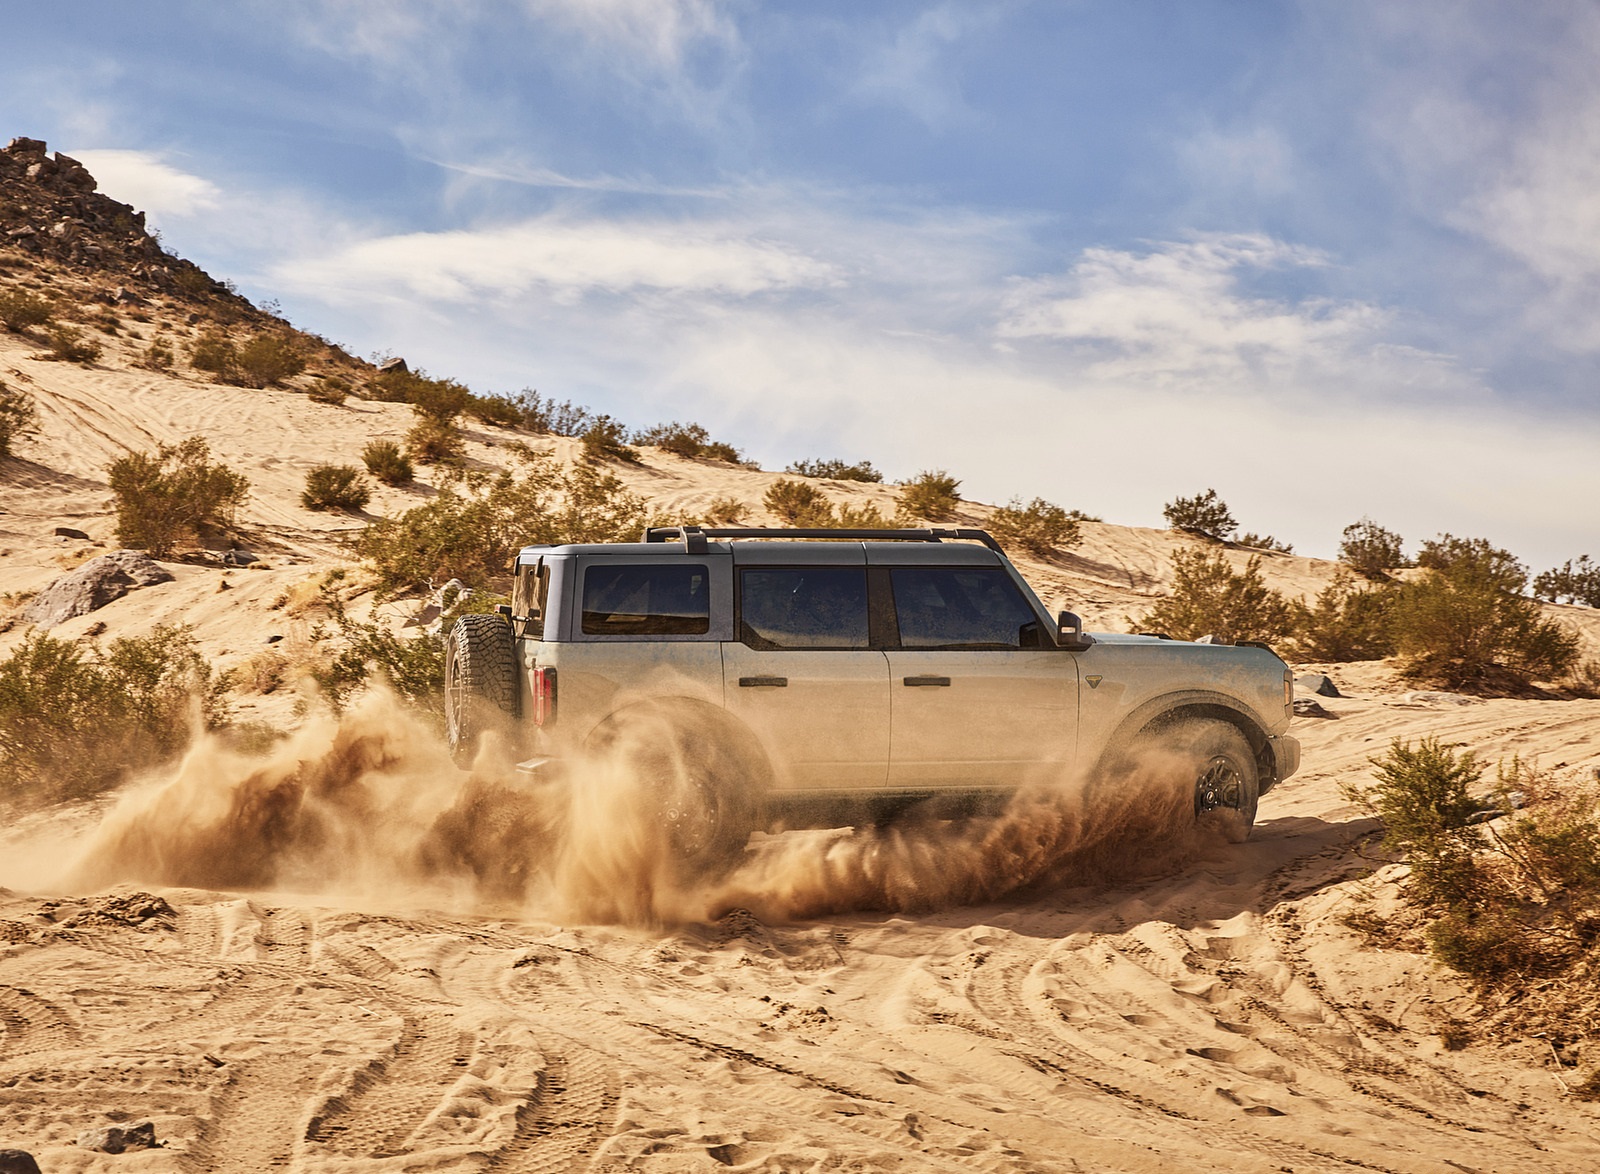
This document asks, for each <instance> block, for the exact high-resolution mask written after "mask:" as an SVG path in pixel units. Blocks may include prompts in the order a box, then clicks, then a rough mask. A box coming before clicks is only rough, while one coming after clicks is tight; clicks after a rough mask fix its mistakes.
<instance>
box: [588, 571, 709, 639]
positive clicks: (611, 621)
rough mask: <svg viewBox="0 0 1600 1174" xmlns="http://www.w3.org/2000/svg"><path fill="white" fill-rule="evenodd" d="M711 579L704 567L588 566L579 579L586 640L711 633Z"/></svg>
mask: <svg viewBox="0 0 1600 1174" xmlns="http://www.w3.org/2000/svg"><path fill="white" fill-rule="evenodd" d="M710 581H711V577H710V575H709V574H708V573H707V571H706V568H705V567H704V566H703V565H698V564H694V563H659V564H656V565H654V566H651V565H639V564H622V565H606V564H598V565H594V566H590V567H589V568H588V569H587V570H586V571H585V572H584V575H583V631H584V634H585V635H588V636H699V635H704V634H705V633H707V632H709V631H710V630H711V598H710V586H709V585H710Z"/></svg>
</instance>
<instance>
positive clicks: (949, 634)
mask: <svg viewBox="0 0 1600 1174" xmlns="http://www.w3.org/2000/svg"><path fill="white" fill-rule="evenodd" d="M890 582H891V583H892V584H893V585H894V609H895V614H896V616H897V617H898V619H899V623H900V647H902V648H945V649H985V648H991V649H1000V648H1038V647H1039V617H1038V616H1036V615H1034V613H1033V608H1031V607H1029V606H1028V602H1027V600H1025V599H1023V597H1022V592H1020V591H1018V590H1017V585H1016V584H1015V583H1013V582H1012V581H1011V580H1010V578H1009V577H1008V576H1007V575H1006V573H1005V572H1004V571H1003V570H1001V569H1000V568H999V567H994V568H988V567H960V568H956V567H895V568H894V570H893V571H891V572H890Z"/></svg>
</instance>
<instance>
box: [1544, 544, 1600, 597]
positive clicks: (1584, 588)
mask: <svg viewBox="0 0 1600 1174" xmlns="http://www.w3.org/2000/svg"><path fill="white" fill-rule="evenodd" d="M1533 596H1534V598H1535V599H1548V600H1549V601H1550V602H1551V603H1561V602H1563V601H1565V602H1567V603H1577V604H1582V605H1583V606H1584V607H1600V564H1596V563H1594V562H1591V561H1590V559H1589V556H1588V555H1586V554H1581V555H1579V556H1578V559H1577V561H1576V562H1574V561H1573V560H1572V559H1568V560H1567V561H1566V562H1564V563H1563V564H1561V566H1559V567H1552V568H1551V569H1550V570H1548V571H1541V572H1539V574H1538V575H1536V576H1534V580H1533Z"/></svg>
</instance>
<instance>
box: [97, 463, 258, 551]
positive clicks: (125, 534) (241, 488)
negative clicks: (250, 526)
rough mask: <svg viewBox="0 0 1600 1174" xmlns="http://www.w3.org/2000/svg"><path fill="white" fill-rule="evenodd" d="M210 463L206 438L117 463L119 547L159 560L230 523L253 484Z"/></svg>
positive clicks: (112, 473) (114, 487)
mask: <svg viewBox="0 0 1600 1174" xmlns="http://www.w3.org/2000/svg"><path fill="white" fill-rule="evenodd" d="M210 458H211V447H210V445H208V444H207V443H206V441H205V438H204V437H200V436H191V437H189V438H188V439H187V440H184V441H182V442H180V443H178V444H171V445H169V444H164V445H162V446H160V448H159V449H157V450H156V452H154V453H130V454H129V455H127V456H125V457H121V458H119V459H118V460H115V461H113V462H112V463H111V466H110V468H109V479H110V482H111V492H112V494H113V495H114V496H115V499H116V506H117V541H119V542H121V543H122V544H123V545H124V546H131V547H136V548H139V549H141V550H147V551H149V552H150V554H151V555H152V556H154V557H156V558H161V557H164V556H165V555H168V554H171V553H172V550H173V547H174V546H176V545H177V544H178V543H179V542H181V541H184V540H186V539H189V538H192V537H195V536H196V535H198V534H199V533H200V532H201V531H203V530H206V529H208V528H213V527H221V526H226V525H228V524H229V523H231V521H232V519H233V513H234V511H235V510H236V509H237V508H238V506H239V505H240V504H241V503H242V502H243V501H244V499H245V495H246V494H247V493H248V492H249V488H250V482H249V481H248V480H247V479H246V478H245V477H244V476H243V475H242V474H239V473H235V472H233V471H232V470H231V469H228V468H226V467H224V466H222V465H214V464H212V463H211V460H210Z"/></svg>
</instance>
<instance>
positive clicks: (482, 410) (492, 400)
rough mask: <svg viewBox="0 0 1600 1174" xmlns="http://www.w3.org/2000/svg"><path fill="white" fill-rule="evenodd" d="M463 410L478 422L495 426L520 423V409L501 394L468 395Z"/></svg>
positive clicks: (512, 426)
mask: <svg viewBox="0 0 1600 1174" xmlns="http://www.w3.org/2000/svg"><path fill="white" fill-rule="evenodd" d="M465 410H466V413H467V415H469V416H471V417H472V418H473V419H474V420H477V421H478V422H479V423H480V424H491V425H493V426H494V427H496V428H516V427H518V426H519V425H521V423H522V410H521V409H520V408H518V407H517V405H516V404H514V403H512V402H511V401H510V400H508V399H506V398H505V397H504V396H501V395H468V396H467V405H466V409H465Z"/></svg>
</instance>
